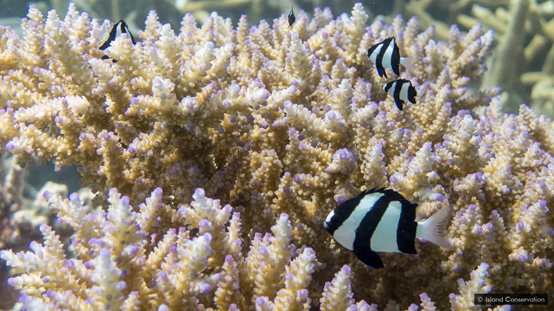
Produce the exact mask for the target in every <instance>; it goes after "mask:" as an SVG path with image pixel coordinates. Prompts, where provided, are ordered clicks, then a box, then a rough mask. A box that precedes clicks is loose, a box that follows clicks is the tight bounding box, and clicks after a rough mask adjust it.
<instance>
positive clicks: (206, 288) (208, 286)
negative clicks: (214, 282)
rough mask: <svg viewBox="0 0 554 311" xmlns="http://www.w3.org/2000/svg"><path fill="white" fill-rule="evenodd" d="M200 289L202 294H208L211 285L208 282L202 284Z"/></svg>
mask: <svg viewBox="0 0 554 311" xmlns="http://www.w3.org/2000/svg"><path fill="white" fill-rule="evenodd" d="M202 291H203V292H204V294H208V293H210V292H211V291H212V287H211V286H210V284H204V286H202Z"/></svg>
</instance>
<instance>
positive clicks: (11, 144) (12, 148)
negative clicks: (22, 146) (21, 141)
mask: <svg viewBox="0 0 554 311" xmlns="http://www.w3.org/2000/svg"><path fill="white" fill-rule="evenodd" d="M6 149H7V150H8V151H10V152H11V151H13V150H14V149H15V143H14V142H12V141H10V142H8V143H7V144H6Z"/></svg>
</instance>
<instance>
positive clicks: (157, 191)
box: [154, 187, 163, 197]
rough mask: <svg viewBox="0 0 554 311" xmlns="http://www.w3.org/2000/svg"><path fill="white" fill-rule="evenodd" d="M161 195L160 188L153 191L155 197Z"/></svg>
mask: <svg viewBox="0 0 554 311" xmlns="http://www.w3.org/2000/svg"><path fill="white" fill-rule="evenodd" d="M162 194H163V190H162V188H160V187H158V188H156V189H154V195H155V196H158V197H161V196H162Z"/></svg>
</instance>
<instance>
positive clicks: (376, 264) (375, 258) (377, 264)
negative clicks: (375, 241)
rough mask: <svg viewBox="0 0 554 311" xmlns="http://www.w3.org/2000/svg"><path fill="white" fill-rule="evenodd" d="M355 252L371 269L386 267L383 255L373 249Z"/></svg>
mask: <svg viewBox="0 0 554 311" xmlns="http://www.w3.org/2000/svg"><path fill="white" fill-rule="evenodd" d="M354 254H355V255H356V257H358V259H360V260H361V261H362V262H363V263H364V264H365V265H366V266H368V267H369V268H371V269H380V268H383V267H384V265H383V262H382V261H381V257H379V255H377V253H376V252H374V251H372V250H363V251H358V252H354Z"/></svg>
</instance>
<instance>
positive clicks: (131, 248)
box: [0, 4, 554, 310]
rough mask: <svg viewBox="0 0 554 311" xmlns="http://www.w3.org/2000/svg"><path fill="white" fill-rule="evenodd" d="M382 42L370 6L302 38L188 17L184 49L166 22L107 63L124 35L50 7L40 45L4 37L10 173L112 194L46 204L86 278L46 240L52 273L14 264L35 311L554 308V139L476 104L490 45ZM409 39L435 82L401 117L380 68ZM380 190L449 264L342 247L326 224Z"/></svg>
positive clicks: (416, 76) (427, 33)
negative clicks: (446, 212)
mask: <svg viewBox="0 0 554 311" xmlns="http://www.w3.org/2000/svg"><path fill="white" fill-rule="evenodd" d="M367 20H368V16H367V14H366V13H365V12H364V10H363V8H362V6H361V5H360V4H357V5H356V6H355V7H354V8H353V11H352V16H351V17H348V16H346V15H342V16H341V17H340V18H337V19H333V16H332V14H331V12H330V10H328V9H325V10H316V12H315V17H314V18H312V19H309V18H308V17H307V16H306V14H305V13H302V12H301V13H299V14H298V22H297V23H295V24H294V26H293V27H292V28H290V29H289V26H288V23H287V22H286V17H285V16H284V15H283V16H281V17H280V18H278V19H276V20H274V22H273V25H272V26H270V25H269V24H268V23H267V22H265V21H262V22H260V24H259V25H254V26H252V27H251V28H250V29H249V28H248V25H247V23H246V19H245V18H242V19H241V20H240V21H239V23H238V27H237V29H233V27H232V24H231V22H230V20H224V19H223V18H221V17H220V16H218V15H217V14H215V13H214V14H212V15H211V16H210V18H209V19H208V21H207V22H206V23H204V24H203V25H202V26H197V25H196V22H195V21H194V19H193V18H192V16H190V15H186V16H185V17H184V18H183V21H182V23H181V29H180V33H179V34H178V35H176V34H175V33H174V32H173V30H172V29H171V27H169V26H168V25H161V24H160V23H159V22H158V21H157V16H156V14H155V13H154V12H151V13H150V15H149V17H148V19H147V21H146V27H145V30H144V31H143V32H140V33H139V36H140V38H141V39H142V42H138V43H137V44H135V45H133V44H132V42H131V40H130V39H129V38H128V37H126V36H125V35H122V36H120V37H118V38H117V39H116V40H115V41H113V42H112V44H111V47H110V48H108V49H106V51H105V52H106V54H107V55H108V56H109V57H110V58H111V59H107V60H104V59H102V56H103V52H102V51H101V50H99V49H98V47H99V46H100V45H101V44H102V42H103V40H104V39H105V36H106V34H107V31H108V29H109V28H110V23H108V22H105V23H103V24H100V23H99V22H98V21H97V20H92V21H91V20H90V19H89V18H88V16H87V14H86V13H81V14H80V13H78V12H76V10H75V8H74V7H70V9H69V12H68V14H67V16H66V18H65V19H64V20H60V19H59V18H58V16H57V15H56V13H55V12H50V13H49V14H48V17H47V18H46V19H45V18H44V17H43V16H42V15H41V14H40V12H39V11H38V10H37V9H36V8H34V7H31V9H30V11H29V16H28V19H27V20H25V21H24V23H25V24H26V25H28V27H26V31H25V33H24V35H23V37H22V38H19V37H18V36H16V35H15V34H14V33H13V31H11V30H10V29H9V28H5V27H4V28H0V58H1V62H0V64H1V65H0V73H1V75H2V83H0V94H1V96H0V103H1V104H2V106H3V109H4V110H3V113H2V114H1V115H0V124H2V127H1V129H0V143H2V148H3V149H2V151H4V150H9V151H11V152H13V153H14V154H16V156H17V158H18V160H19V161H20V163H24V162H25V161H26V160H28V159H29V158H30V156H31V155H35V156H38V157H40V158H41V159H52V160H53V161H54V162H55V163H56V165H57V166H60V167H61V166H64V165H68V164H76V165H78V166H79V167H80V172H81V173H82V175H83V179H82V181H81V182H82V183H83V185H87V186H91V187H94V188H93V189H94V191H95V193H96V199H95V201H94V202H93V203H94V205H89V206H88V207H85V206H83V204H82V203H81V202H80V200H79V197H78V196H77V195H72V196H70V197H69V199H65V200H63V199H62V198H60V197H58V196H55V195H49V196H48V199H49V202H50V204H51V207H52V208H54V209H55V210H56V211H58V213H59V215H58V219H59V220H60V221H61V222H64V223H66V224H67V225H68V226H70V227H71V228H73V229H74V230H75V234H74V236H73V238H72V241H71V250H72V252H73V254H74V255H75V257H74V258H69V257H67V255H66V254H65V253H63V252H62V251H61V246H62V244H61V242H60V240H59V239H58V238H56V236H55V234H54V233H53V231H52V230H51V229H50V228H49V227H48V226H46V225H43V226H41V231H42V233H43V235H44V237H45V242H44V244H43V245H41V244H39V243H34V244H33V245H32V252H27V253H19V254H14V253H13V252H10V251H3V252H2V258H4V259H5V260H6V261H7V262H8V265H9V266H11V267H13V271H14V273H16V274H19V275H18V276H15V277H14V278H12V281H10V282H11V284H12V285H13V286H14V287H15V288H17V289H19V290H20V291H21V292H22V298H21V301H22V303H23V304H25V305H27V306H35V305H36V306H39V305H41V306H43V307H45V308H46V307H49V308H59V307H67V308H72V307H75V308H78V307H81V306H82V307H84V306H90V305H92V306H93V307H94V308H114V309H118V308H127V309H132V308H135V307H136V308H142V309H151V308H160V309H161V310H167V309H196V308H199V309H202V308H217V309H237V308H238V309H254V308H257V309H260V310H301V309H308V308H309V307H310V306H318V305H320V306H321V307H322V308H327V309H329V308H333V307H335V306H349V308H350V309H351V310H355V309H360V310H372V309H376V308H377V305H379V306H381V307H384V306H387V307H386V308H387V309H396V308H408V307H409V308H412V309H413V308H414V307H415V305H411V304H412V303H413V302H414V301H421V306H422V307H423V308H427V309H429V310H431V309H432V308H433V307H434V306H435V305H436V306H437V308H439V309H444V308H446V307H447V306H450V305H451V306H452V307H453V308H457V309H464V308H477V307H475V306H473V304H472V303H473V296H472V295H473V293H475V292H477V291H482V290H484V287H483V286H485V287H486V289H487V290H488V289H489V288H490V290H492V291H497V290H498V291H502V292H516V293H522V292H525V293H528V292H533V293H539V292H548V293H554V286H553V284H552V280H553V279H554V275H553V270H552V259H553V258H554V254H553V253H552V249H553V246H554V231H553V229H552V228H553V227H554V218H553V216H552V213H551V211H550V209H549V208H548V207H549V206H550V207H551V206H552V203H553V202H554V199H553V195H554V190H553V189H554V174H553V172H554V158H553V155H552V154H553V153H554V125H553V123H552V121H551V120H549V119H547V118H545V117H540V118H538V117H536V116H535V115H534V114H533V113H532V112H531V111H530V110H529V108H527V107H526V106H521V107H520V113H519V115H517V116H516V115H507V114H504V113H502V111H501V107H500V104H499V97H498V96H496V95H498V93H499V90H497V89H492V90H482V91H481V92H477V93H475V94H469V92H466V90H467V86H468V83H469V82H470V81H471V80H473V79H476V78H478V77H480V76H481V75H482V74H483V72H484V71H485V67H484V59H485V57H486V56H487V55H488V54H489V53H490V48H491V43H492V40H493V35H492V32H483V28H482V26H476V27H474V28H472V29H471V30H470V31H469V32H468V33H467V34H463V33H462V32H460V31H459V30H458V28H457V27H456V26H452V28H451V29H450V32H449V40H448V42H447V43H445V42H437V41H435V40H434V36H435V28H434V27H429V28H428V29H426V30H424V31H423V32H420V31H419V28H418V20H417V18H411V19H410V20H409V21H408V22H407V23H404V21H403V19H402V18H401V17H400V16H398V17H397V18H395V20H394V21H393V24H392V25H386V24H384V23H383V22H382V21H381V20H376V21H374V22H373V23H372V24H371V25H369V26H366V22H367ZM389 36H395V37H396V38H397V42H398V44H399V47H400V49H401V53H402V55H404V56H409V55H413V56H414V60H415V64H414V71H413V72H407V71H404V72H402V73H401V77H403V78H406V79H409V80H411V81H412V83H413V85H414V86H415V87H416V88H417V89H418V97H417V103H416V104H415V105H411V104H409V105H407V107H405V109H404V110H403V111H399V110H398V109H397V108H396V107H395V104H394V101H393V100H392V98H390V97H389V96H387V94H386V93H385V92H384V91H383V89H382V88H383V85H384V83H386V82H388V81H387V80H385V79H382V78H380V77H379V76H378V75H377V73H376V70H375V69H374V66H373V64H371V63H370V61H369V60H368V58H367V56H366V55H367V54H366V51H367V49H368V48H369V47H370V46H371V45H372V44H375V43H378V42H380V41H382V40H383V39H385V38H387V37H389ZM112 59H113V61H112ZM377 186H379V187H382V186H384V187H390V188H393V189H395V190H397V191H399V192H401V193H402V194H403V195H404V196H405V197H406V198H407V199H409V200H410V201H413V202H417V203H419V208H418V210H417V218H418V220H423V219H425V218H427V217H429V216H430V215H431V214H433V213H435V212H436V211H437V210H439V209H440V208H441V207H442V206H448V205H449V206H450V207H451V208H452V209H453V210H454V211H455V216H454V218H453V220H452V224H451V225H450V227H449V230H448V237H449V240H450V243H451V248H450V249H440V248H438V247H436V246H435V245H431V244H430V243H419V242H418V243H417V244H416V248H417V251H418V255H413V256H412V255H402V254H383V255H382V258H383V261H384V263H385V268H383V269H380V270H371V271H370V270H368V269H367V268H366V267H365V265H363V264H361V263H360V262H359V261H358V260H357V259H356V258H355V256H354V255H352V254H351V253H350V252H349V251H347V250H344V249H342V248H340V247H339V246H338V245H336V244H335V243H334V242H333V240H332V238H331V237H330V236H329V235H328V234H327V232H326V231H325V229H324V228H323V226H322V222H323V219H324V218H325V216H326V215H327V214H328V213H329V211H330V210H332V209H333V208H335V207H336V205H337V203H340V202H342V201H344V200H345V199H348V198H350V197H352V196H354V195H356V194H358V192H359V191H360V190H363V189H366V188H372V187H377ZM114 187H117V190H115V189H114ZM197 188H202V189H204V190H200V189H197ZM161 189H163V192H162V190H161ZM191 198H192V201H191ZM208 198H214V199H208ZM215 198H216V199H215ZM106 202H107V203H106ZM221 202H222V203H223V204H222V203H221ZM139 204H141V205H139ZM227 204H229V205H227ZM222 205H223V206H222ZM95 206H99V207H95ZM100 206H103V208H102V207H100ZM132 206H135V208H133V207H132ZM136 206H138V207H136ZM239 213H240V214H239ZM287 215H288V216H287ZM269 231H271V232H272V233H271V234H268V233H266V234H265V235H263V234H262V233H264V232H269ZM293 245H297V246H298V247H293ZM248 246H250V248H248ZM316 255H317V259H316ZM345 264H348V266H344V265H345ZM335 273H336V275H335ZM329 280H332V281H331V282H330V283H327V284H326V282H329ZM464 280H468V281H464ZM368 284H371V285H370V286H368ZM487 286H488V287H487ZM355 301H358V302H357V303H354V302H355Z"/></svg>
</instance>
